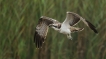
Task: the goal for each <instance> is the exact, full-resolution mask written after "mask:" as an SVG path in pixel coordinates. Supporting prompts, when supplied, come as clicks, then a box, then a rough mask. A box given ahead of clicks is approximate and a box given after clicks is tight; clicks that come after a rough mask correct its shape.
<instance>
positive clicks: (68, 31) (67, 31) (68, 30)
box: [60, 29, 71, 34]
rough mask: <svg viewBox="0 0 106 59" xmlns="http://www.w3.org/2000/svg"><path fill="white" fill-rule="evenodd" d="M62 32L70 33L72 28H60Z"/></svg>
mask: <svg viewBox="0 0 106 59" xmlns="http://www.w3.org/2000/svg"><path fill="white" fill-rule="evenodd" d="M60 33H63V34H70V33H71V31H70V29H61V30H60Z"/></svg>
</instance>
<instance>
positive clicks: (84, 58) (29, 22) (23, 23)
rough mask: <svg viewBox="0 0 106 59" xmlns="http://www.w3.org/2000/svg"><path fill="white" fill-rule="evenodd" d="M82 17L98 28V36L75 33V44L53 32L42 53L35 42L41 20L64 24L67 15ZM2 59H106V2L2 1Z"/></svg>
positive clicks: (84, 31) (0, 9) (89, 0)
mask: <svg viewBox="0 0 106 59" xmlns="http://www.w3.org/2000/svg"><path fill="white" fill-rule="evenodd" d="M67 11H71V12H75V13H78V14H79V15H81V16H82V17H83V18H85V19H87V20H88V21H90V22H91V23H93V24H94V25H95V26H96V29H97V30H98V32H99V33H98V34H95V33H94V32H93V31H92V30H90V29H89V28H88V27H87V26H86V25H84V24H83V23H82V22H80V24H78V25H77V26H78V27H81V28H82V27H84V28H85V30H83V31H81V32H78V33H73V34H72V36H73V40H69V39H67V37H66V36H65V35H63V34H60V33H57V32H56V31H54V30H53V29H50V31H49V33H48V36H47V39H46V40H45V44H44V45H43V47H42V49H36V47H35V44H34V41H33V38H34V32H35V27H36V25H37V22H38V20H39V18H40V17H41V16H42V15H43V16H48V17H51V18H54V19H57V20H58V21H60V22H63V21H64V19H65V17H66V12H67ZM0 59H106V0H0Z"/></svg>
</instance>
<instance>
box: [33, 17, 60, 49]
mask: <svg viewBox="0 0 106 59" xmlns="http://www.w3.org/2000/svg"><path fill="white" fill-rule="evenodd" d="M54 23H58V21H56V20H54V19H52V18H49V17H45V16H42V17H41V18H40V19H39V22H38V24H37V26H36V30H35V34H34V42H35V44H36V47H37V48H40V47H41V46H42V44H43V43H44V40H45V39H46V36H47V33H48V29H49V28H48V26H49V25H50V24H54Z"/></svg>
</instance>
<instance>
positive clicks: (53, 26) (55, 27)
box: [49, 24, 61, 30]
mask: <svg viewBox="0 0 106 59" xmlns="http://www.w3.org/2000/svg"><path fill="white" fill-rule="evenodd" d="M49 27H52V28H53V29H54V30H60V28H61V24H50V25H49Z"/></svg>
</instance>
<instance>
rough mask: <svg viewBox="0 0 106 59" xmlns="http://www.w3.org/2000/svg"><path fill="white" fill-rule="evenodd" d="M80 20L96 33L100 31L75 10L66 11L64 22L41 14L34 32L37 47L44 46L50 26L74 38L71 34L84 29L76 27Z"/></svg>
mask: <svg viewBox="0 0 106 59" xmlns="http://www.w3.org/2000/svg"><path fill="white" fill-rule="evenodd" d="M80 21H82V22H83V23H84V24H85V25H86V26H88V27H89V28H90V29H91V30H93V31H94V32H95V33H98V31H97V30H96V27H95V26H94V25H93V24H91V23H90V22H89V21H88V20H85V19H84V18H82V17H81V16H80V15H79V14H77V13H74V12H69V11H68V12H66V19H65V20H64V21H63V22H62V23H61V22H59V21H57V20H55V19H53V18H50V17H46V16H41V17H40V19H39V21H38V24H37V26H36V29H35V33H34V42H35V45H36V48H41V47H42V45H43V43H44V42H45V39H46V36H47V33H48V30H49V28H53V29H54V30H56V31H58V32H59V33H62V34H65V35H66V36H67V38H68V39H71V40H72V39H73V38H72V36H71V33H74V32H79V31H82V30H84V28H78V27H75V25H76V24H78V23H79V22H80Z"/></svg>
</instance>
